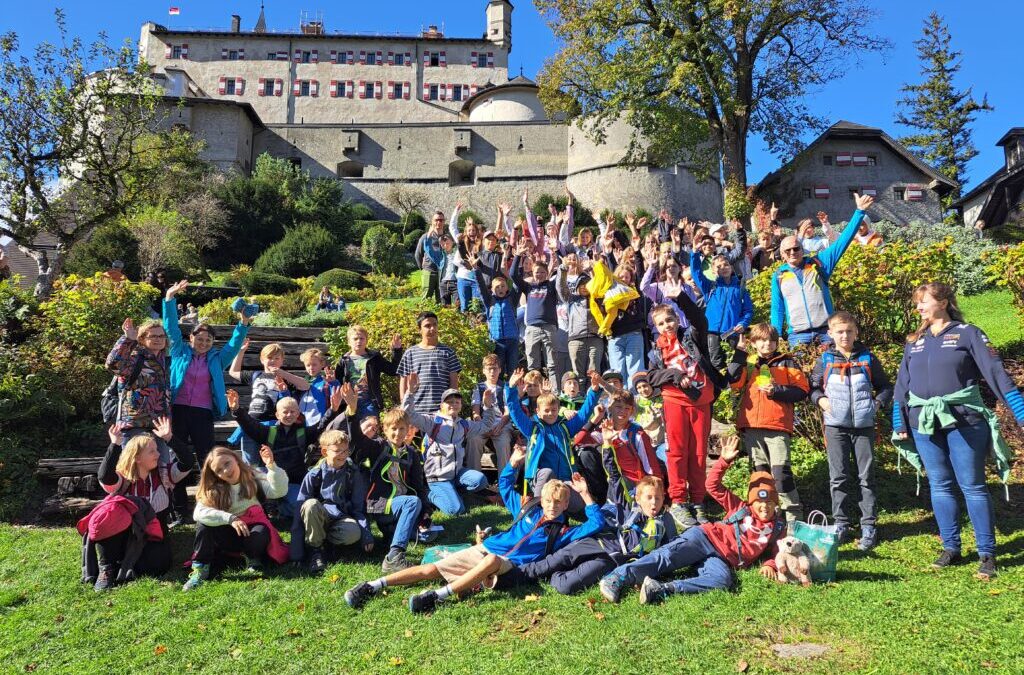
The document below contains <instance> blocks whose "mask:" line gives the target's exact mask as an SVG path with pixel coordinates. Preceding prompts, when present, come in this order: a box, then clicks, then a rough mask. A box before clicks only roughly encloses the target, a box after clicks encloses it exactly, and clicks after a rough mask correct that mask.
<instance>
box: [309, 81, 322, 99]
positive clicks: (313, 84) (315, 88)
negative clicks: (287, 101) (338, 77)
mask: <svg viewBox="0 0 1024 675" xmlns="http://www.w3.org/2000/svg"><path fill="white" fill-rule="evenodd" d="M309 95H310V96H319V95H320V80H310V81H309Z"/></svg>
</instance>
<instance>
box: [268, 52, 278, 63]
mask: <svg viewBox="0 0 1024 675" xmlns="http://www.w3.org/2000/svg"><path fill="white" fill-rule="evenodd" d="M267 61H277V52H267Z"/></svg>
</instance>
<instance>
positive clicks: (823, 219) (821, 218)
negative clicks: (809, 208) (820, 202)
mask: <svg viewBox="0 0 1024 675" xmlns="http://www.w3.org/2000/svg"><path fill="white" fill-rule="evenodd" d="M858 208H859V207H858ZM815 215H816V216H817V217H818V222H819V223H821V224H822V225H828V214H827V213H825V212H824V211H818V213H816V214H815Z"/></svg>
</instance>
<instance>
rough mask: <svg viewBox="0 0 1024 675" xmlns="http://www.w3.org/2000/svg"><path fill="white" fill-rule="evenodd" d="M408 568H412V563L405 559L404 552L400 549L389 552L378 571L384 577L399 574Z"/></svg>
mask: <svg viewBox="0 0 1024 675" xmlns="http://www.w3.org/2000/svg"><path fill="white" fill-rule="evenodd" d="M410 567H412V563H411V562H409V561H408V560H406V559H405V551H402V550H400V549H399V550H394V551H391V552H389V553H388V554H387V555H386V556H384V561H383V562H382V563H381V564H380V569H381V571H382V572H384V574H385V575H387V574H394V573H395V572H401V571H402V570H407V569H409V568H410Z"/></svg>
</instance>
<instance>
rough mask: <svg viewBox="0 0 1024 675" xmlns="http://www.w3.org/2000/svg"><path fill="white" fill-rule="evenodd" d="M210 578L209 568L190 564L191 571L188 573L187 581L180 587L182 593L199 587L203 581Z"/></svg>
mask: <svg viewBox="0 0 1024 675" xmlns="http://www.w3.org/2000/svg"><path fill="white" fill-rule="evenodd" d="M209 578H210V566H209V565H200V564H199V563H192V571H191V572H189V575H188V581H186V582H185V585H184V586H182V587H181V590H183V591H191V590H192V589H194V588H196V587H197V586H201V585H202V584H203V582H204V581H206V580H207V579H209Z"/></svg>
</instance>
